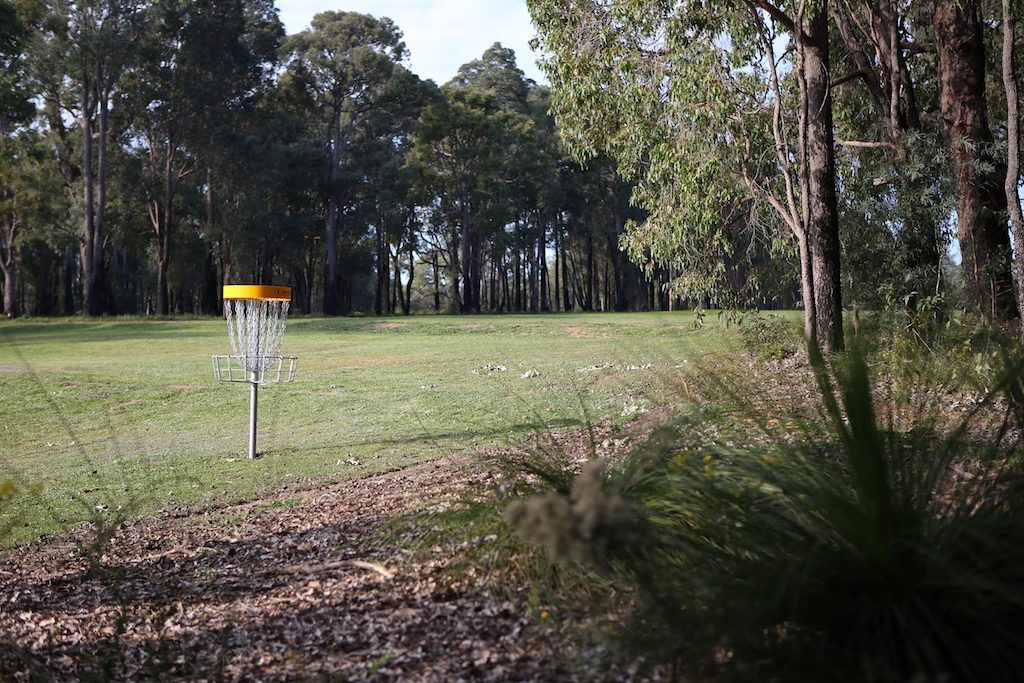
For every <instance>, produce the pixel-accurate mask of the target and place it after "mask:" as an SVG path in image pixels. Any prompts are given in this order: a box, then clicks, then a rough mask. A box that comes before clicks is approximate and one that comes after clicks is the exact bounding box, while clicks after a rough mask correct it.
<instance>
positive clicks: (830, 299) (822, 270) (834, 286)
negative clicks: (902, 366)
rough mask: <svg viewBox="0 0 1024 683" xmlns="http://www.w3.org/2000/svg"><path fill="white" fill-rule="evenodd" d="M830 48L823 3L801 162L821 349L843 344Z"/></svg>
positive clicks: (804, 52) (809, 55)
mask: <svg viewBox="0 0 1024 683" xmlns="http://www.w3.org/2000/svg"><path fill="white" fill-rule="evenodd" d="M828 49H829V46H828V6H827V3H824V2H823V3H821V6H820V7H817V8H816V9H815V10H814V11H813V13H812V15H811V17H810V19H809V21H808V22H807V26H806V28H805V34H804V38H803V39H802V40H801V59H800V69H801V74H800V75H801V80H802V88H801V100H802V101H801V107H802V109H803V112H804V121H803V123H804V135H805V152H804V158H803V160H802V162H803V163H802V166H803V171H804V173H805V174H806V183H805V184H806V188H807V197H806V202H805V207H806V212H805V214H804V221H805V225H806V227H805V232H806V235H807V238H808V242H809V246H810V257H811V269H812V272H813V288H814V320H815V323H816V325H815V329H816V332H817V339H818V343H819V344H821V346H822V348H823V349H824V350H826V351H834V350H840V349H842V348H843V305H842V289H841V283H840V279H839V215H838V210H837V207H836V174H835V147H834V140H833V136H832V93H831V87H830V86H831V83H830V76H829V53H828Z"/></svg>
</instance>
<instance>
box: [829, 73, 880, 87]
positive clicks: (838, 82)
mask: <svg viewBox="0 0 1024 683" xmlns="http://www.w3.org/2000/svg"><path fill="white" fill-rule="evenodd" d="M870 75H871V71H870V70H868V69H857V70H856V71H851V72H850V73H848V74H846V75H845V76H840V77H839V78H837V79H835V80H833V81H832V83H831V84H830V85H829V87H830V88H834V87H836V86H837V85H842V84H843V83H846V82H847V81H852V80H853V79H855V78H863V79H865V80H867V78H868V76H870Z"/></svg>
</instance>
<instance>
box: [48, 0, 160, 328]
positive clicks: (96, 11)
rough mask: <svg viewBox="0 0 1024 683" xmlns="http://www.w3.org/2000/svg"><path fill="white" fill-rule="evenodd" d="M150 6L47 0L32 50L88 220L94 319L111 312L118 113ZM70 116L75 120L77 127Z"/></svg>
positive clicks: (89, 304) (63, 158)
mask: <svg viewBox="0 0 1024 683" xmlns="http://www.w3.org/2000/svg"><path fill="white" fill-rule="evenodd" d="M143 5H144V3H143V2H142V0H77V1H74V2H72V1H70V0H45V2H43V7H42V9H41V11H40V14H41V18H40V20H39V27H40V30H39V31H38V33H37V34H36V36H35V39H34V40H33V43H32V45H31V47H30V50H31V54H32V60H31V65H30V74H31V78H32V79H33V80H34V82H35V83H36V86H37V88H38V90H39V93H40V96H41V98H42V101H43V111H44V114H45V117H46V120H47V125H48V127H49V129H50V131H51V133H52V134H53V135H54V137H55V140H54V143H55V149H56V151H57V154H58V155H59V161H60V168H61V174H62V176H63V178H64V182H65V186H66V188H67V190H68V192H69V194H70V195H71V197H72V201H73V202H74V203H75V204H77V205H78V206H79V211H78V213H79V214H80V215H81V216H82V222H83V230H82V237H81V242H80V252H81V269H82V285H83V287H82V289H83V297H82V298H83V301H82V305H83V309H84V310H85V313H86V314H87V315H99V314H101V313H103V312H105V311H107V310H109V306H110V300H109V296H108V292H107V285H106V279H105V275H104V270H105V267H106V261H105V244H106V242H107V234H106V232H107V225H106V210H107V171H108V150H109V147H110V142H111V139H112V137H113V135H112V131H111V127H110V122H111V115H110V108H111V103H112V100H113V99H114V97H115V95H116V93H117V92H118V89H119V82H120V78H121V74H122V72H123V71H124V69H125V68H126V66H128V65H129V64H131V62H132V60H133V59H134V52H135V47H136V43H137V41H138V37H139V33H140V29H141V22H142V11H141V10H142V8H143ZM67 114H70V115H71V116H73V117H74V119H75V124H74V125H75V128H74V129H72V128H69V126H68V124H67V121H66V119H65V115H67ZM76 157H77V158H76Z"/></svg>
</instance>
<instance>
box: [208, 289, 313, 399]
mask: <svg viewBox="0 0 1024 683" xmlns="http://www.w3.org/2000/svg"><path fill="white" fill-rule="evenodd" d="M238 289H241V290H247V289H248V290H270V289H273V290H282V289H285V288H270V287H259V286H251V287H250V286H239V287H238ZM285 291H288V290H285ZM227 293H228V292H227V287H225V298H224V317H225V319H226V321H227V327H228V338H229V340H230V342H231V350H232V351H233V353H231V354H222V355H215V356H213V372H214V375H215V376H216V378H217V380H218V381H221V382H250V383H256V384H269V383H279V382H290V381H292V379H294V377H295V366H296V360H297V359H296V358H295V356H281V355H280V351H281V342H282V341H283V340H284V332H285V327H286V326H287V323H288V308H289V306H290V303H291V301H290V298H284V297H282V296H275V298H263V297H256V296H252V297H249V296H247V297H244V298H241V297H240V298H229V297H228V296H227ZM288 294H289V295H290V291H289V292H288Z"/></svg>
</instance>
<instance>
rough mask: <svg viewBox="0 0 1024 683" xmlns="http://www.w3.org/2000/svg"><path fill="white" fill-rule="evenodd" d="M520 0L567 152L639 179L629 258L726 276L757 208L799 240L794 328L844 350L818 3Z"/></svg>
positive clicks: (706, 280) (822, 11)
mask: <svg viewBox="0 0 1024 683" xmlns="http://www.w3.org/2000/svg"><path fill="white" fill-rule="evenodd" d="M528 6H529V8H530V12H531V14H532V17H533V21H534V23H535V25H536V26H537V29H538V31H539V38H538V44H539V46H540V47H541V48H542V49H543V50H544V51H545V52H546V53H547V54H548V57H547V58H546V60H545V61H544V63H543V64H542V66H543V68H544V69H545V71H546V73H547V74H548V77H549V78H550V80H551V82H552V85H553V86H554V96H553V99H552V105H553V109H554V112H555V115H556V119H557V121H558V123H559V126H560V129H561V130H562V135H563V139H564V140H565V141H566V143H567V145H568V147H569V149H570V150H571V151H572V152H573V153H574V154H576V155H577V156H578V157H579V158H581V159H586V158H590V157H593V156H595V155H598V154H607V155H608V156H609V157H611V158H612V159H614V160H615V161H616V162H617V164H618V166H619V169H620V172H622V173H623V175H624V176H625V177H626V178H627V179H630V180H636V181H637V183H638V184H637V187H636V190H635V191H634V195H633V198H634V201H635V202H637V203H638V204H639V205H640V206H641V207H643V208H645V209H647V210H648V211H649V214H648V216H647V218H646V220H645V221H644V222H643V223H642V224H641V223H638V222H632V223H630V224H629V226H628V227H627V234H626V236H625V238H624V241H625V243H626V246H627V248H628V250H629V253H630V255H631V257H632V258H633V259H634V260H635V261H637V262H638V263H645V264H658V263H660V264H664V265H672V266H674V269H675V270H676V272H679V273H687V274H688V276H689V277H688V279H686V280H684V281H682V282H681V283H677V284H679V285H680V286H681V291H682V293H684V294H691V295H698V296H699V295H702V294H707V293H709V292H712V291H714V290H715V289H717V288H719V287H722V286H723V282H722V279H723V278H722V276H723V273H724V271H725V263H726V258H727V257H730V256H731V253H730V248H729V244H730V241H731V240H730V236H729V234H728V230H729V229H730V226H734V225H736V224H737V223H738V221H739V218H738V214H742V215H744V216H751V215H755V216H759V217H760V216H763V215H764V214H763V212H761V213H756V214H752V213H751V212H752V211H754V210H755V209H759V208H760V207H766V208H767V209H768V211H770V212H771V214H770V221H771V223H772V224H774V225H775V226H785V227H786V228H787V229H788V231H789V233H790V235H791V239H792V240H793V241H795V242H796V247H797V252H798V254H799V257H800V263H801V283H802V286H801V289H802V292H803V301H804V309H805V334H806V335H807V336H808V337H809V338H813V337H817V339H818V340H819V341H820V343H821V344H822V345H823V346H824V347H825V348H840V347H841V346H842V344H843V336H842V318H841V315H842V296H841V290H840V279H839V274H840V273H839V231H838V216H837V211H836V196H835V173H834V163H835V160H834V149H833V124H832V99H831V91H830V79H829V42H828V5H827V1H825V0H823V1H822V2H817V3H810V4H805V3H799V4H795V5H793V6H792V7H789V8H787V7H783V6H777V5H774V4H772V3H770V2H768V1H767V0H748V1H744V2H740V3H710V4H708V3H696V2H656V1H654V0H639V1H632V0H630V1H626V0H610V1H608V2H603V1H602V2H598V1H595V0H529V2H528ZM791 81H795V84H792V85H791V84H790V82H791ZM790 89H791V90H792V91H795V92H796V97H795V100H796V101H795V103H794V102H793V99H792V98H788V97H787V92H788V91H789V90H790ZM751 200H754V201H751ZM755 205H756V206H755ZM743 222H744V223H745V224H752V223H753V221H750V220H744V221H743ZM779 240H781V237H780V238H777V241H779Z"/></svg>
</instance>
